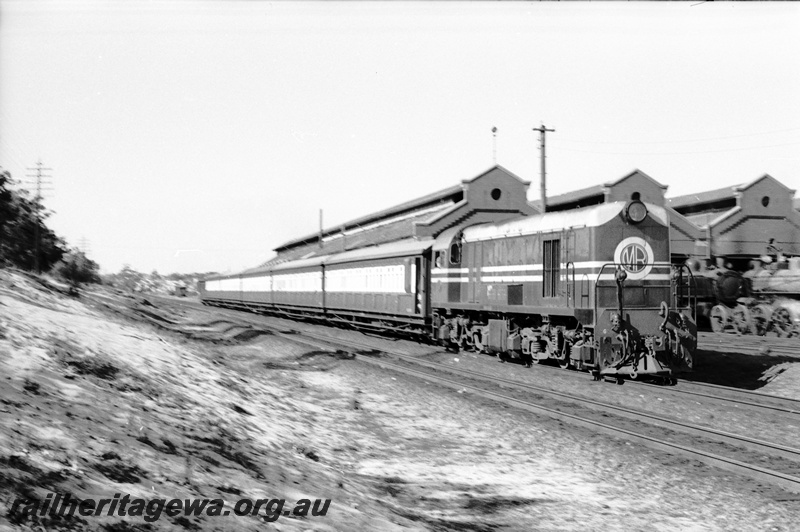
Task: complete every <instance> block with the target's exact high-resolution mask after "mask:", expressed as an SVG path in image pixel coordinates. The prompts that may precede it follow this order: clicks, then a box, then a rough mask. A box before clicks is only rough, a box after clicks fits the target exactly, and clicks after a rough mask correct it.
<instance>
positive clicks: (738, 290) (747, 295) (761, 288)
mask: <svg viewBox="0 0 800 532" xmlns="http://www.w3.org/2000/svg"><path fill="white" fill-rule="evenodd" d="M719 262H720V264H719V265H715V266H704V265H703V264H702V263H700V262H699V261H692V260H690V261H689V262H688V267H689V268H690V269H691V270H692V272H693V275H694V278H695V282H696V284H697V289H696V295H697V300H698V316H699V317H700V318H701V319H704V320H705V321H707V322H708V326H709V328H710V329H711V330H712V331H714V332H727V333H736V334H754V335H758V336H766V335H767V334H774V335H776V336H778V337H783V338H791V337H795V338H797V337H800V257H784V256H783V255H782V254H780V253H778V254H776V255H775V258H774V259H773V258H772V257H771V256H769V255H764V256H763V257H762V258H760V259H758V260H752V261H750V264H749V266H750V267H749V269H748V270H747V271H744V272H742V271H739V270H736V269H733V268H732V267H731V266H732V265H731V264H730V263H726V261H725V258H724V257H722V258H721V260H720V261H719Z"/></svg>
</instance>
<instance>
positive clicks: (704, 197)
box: [667, 174, 794, 209]
mask: <svg viewBox="0 0 800 532" xmlns="http://www.w3.org/2000/svg"><path fill="white" fill-rule="evenodd" d="M764 179H770V180H772V181H774V182H775V183H777V184H779V185H780V186H782V187H784V188H785V189H786V190H791V191H792V194H794V191H793V190H792V189H790V188H789V187H787V186H786V185H784V184H783V183H781V182H780V181H778V180H777V179H775V178H774V177H772V176H771V175H769V174H764V175H762V176H760V177H758V178H756V179H754V180H752V181H750V182H749V183H743V184H738V185H733V186H728V187H723V188H717V189H714V190H707V191H705V192H697V193H694V194H685V195H683V196H675V197H674V198H669V199H668V200H667V204H668V205H669V206H670V207H672V208H673V209H681V208H683V207H688V206H691V205H701V204H704V203H715V202H718V201H723V200H729V199H733V198H735V197H736V194H737V193H738V192H744V191H745V190H747V189H748V188H750V187H752V186H754V185H756V184H757V183H760V182H761V181H763V180H764Z"/></svg>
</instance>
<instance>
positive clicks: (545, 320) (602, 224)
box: [198, 199, 697, 382]
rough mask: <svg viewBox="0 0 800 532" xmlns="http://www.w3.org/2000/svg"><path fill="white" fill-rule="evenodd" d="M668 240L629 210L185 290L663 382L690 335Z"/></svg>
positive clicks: (394, 248) (516, 226) (368, 250)
mask: <svg viewBox="0 0 800 532" xmlns="http://www.w3.org/2000/svg"><path fill="white" fill-rule="evenodd" d="M669 243H670V238H669V220H668V217H667V212H666V210H665V209H664V208H663V207H659V206H656V205H652V204H649V203H644V202H642V201H639V200H638V199H631V200H630V201H627V202H624V201H617V202H610V203H603V204H600V205H595V206H591V207H586V208H582V209H577V210H571V211H564V212H553V213H545V214H538V215H532V216H524V217H520V218H517V219H513V220H510V221H505V222H502V223H480V224H474V225H467V224H464V225H461V226H455V227H451V228H449V229H446V230H444V231H442V232H441V233H440V234H439V235H437V236H436V238H428V239H413V238H408V239H403V240H399V241H396V242H392V243H388V244H381V245H376V246H370V247H364V248H360V249H355V250H349V251H345V252H342V253H336V254H330V255H325V256H318V257H311V258H306V259H302V260H294V261H287V262H283V263H279V264H271V265H267V266H265V267H263V268H260V269H255V270H252V271H249V272H247V273H242V274H236V275H228V276H215V277H210V278H208V279H206V280H204V281H201V282H199V284H198V290H199V292H200V297H201V299H202V301H203V303H205V304H208V305H217V306H223V307H229V308H236V309H243V310H251V311H256V312H263V313H275V314H281V315H285V316H289V317H310V318H314V319H319V320H324V321H326V322H328V323H332V324H347V325H353V326H357V327H361V328H371V329H373V330H374V329H377V330H382V331H392V332H401V333H411V334H415V335H419V336H424V337H427V338H430V339H432V340H435V341H438V342H440V343H442V344H444V345H446V346H447V347H449V348H455V349H459V348H461V349H464V348H467V349H468V348H474V349H476V350H479V351H483V352H488V353H492V354H495V355H497V356H498V357H500V359H501V360H506V359H508V358H517V359H520V360H522V361H524V362H525V363H527V364H531V363H534V362H536V363H541V362H544V361H548V360H550V361H555V362H557V363H558V364H560V365H561V366H562V367H564V368H575V369H580V370H587V371H590V372H591V373H592V375H593V376H594V377H595V378H596V379H599V378H602V377H607V378H610V379H617V381H618V382H621V379H623V378H637V377H640V376H641V377H644V376H650V377H656V378H660V379H664V380H666V381H670V380H673V379H674V378H675V375H676V374H677V373H678V372H682V371H688V370H691V368H692V364H693V356H694V352H695V350H696V347H697V327H696V324H695V316H694V303H695V298H694V295H695V294H694V285H693V282H692V275H691V272H690V271H689V269H688V268H682V269H678V270H673V269H672V268H671V265H670V249H669V245H670V244H669Z"/></svg>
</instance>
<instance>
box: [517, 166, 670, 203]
mask: <svg viewBox="0 0 800 532" xmlns="http://www.w3.org/2000/svg"><path fill="white" fill-rule="evenodd" d="M635 175H639V176H642V177H644V178H646V179H648V180H650V181H652V182H653V183H654V184H655V185H656V186H658V187H659V188H661V189H663V190H666V189H667V185H662V184H661V183H659V182H658V181H656V180H655V179H653V178H652V177H650V176H649V175H647V174H646V173H644V172H642V171H641V170H639V169H638V168H636V169H634V170H633V171H631V172H629V173H627V174H625V175H624V176H622V177H620V178H619V179H617V180H616V181H609V182H607V183H603V184H602V185H594V186H591V187H586V188H582V189H579V190H573V191H570V192H565V193H564V194H557V195H555V196H548V198H547V206H548V207H555V206H557V205H563V204H566V203H580V202H581V201H585V200H588V199H590V198H594V197H596V196H601V195H605V193H606V190H608V189H609V188H612V187H615V186H618V185H620V184H621V183H622V182H623V181H625V180H626V179H629V178H631V177H633V176H635ZM531 203H532V205H533V206H534V207H536V208H537V209H539V210H541V208H542V200H541V199H539V200H536V201H533V202H531Z"/></svg>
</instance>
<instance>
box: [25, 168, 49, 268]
mask: <svg viewBox="0 0 800 532" xmlns="http://www.w3.org/2000/svg"><path fill="white" fill-rule="evenodd" d="M28 170H29V171H31V172H36V174H34V175H31V174H27V176H28V177H29V178H30V179H33V180H34V182H33V183H31V182H30V181H29V183H30V184H33V185H34V186H35V187H36V195H35V196H34V197H33V210H34V217H35V218H36V219H35V221H34V227H33V245H34V255H33V268H34V270H35V271H36V273H42V269H41V265H40V264H39V255H40V253H41V247H42V243H41V234H39V233H40V231H39V227H40V226H41V225H42V218H41V211H42V192H44V191H49V190H51V189H49V188H42V186H43V185H44V186H45V187H47V186H49V185H51V184H52V183H50V182H49V181H47V179H51V178H52V176H49V175H46V174H45V172H52V171H53V169H52V168H45V167H44V166H43V164H42V160H41V159H39V162H38V163H36V168H28Z"/></svg>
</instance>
